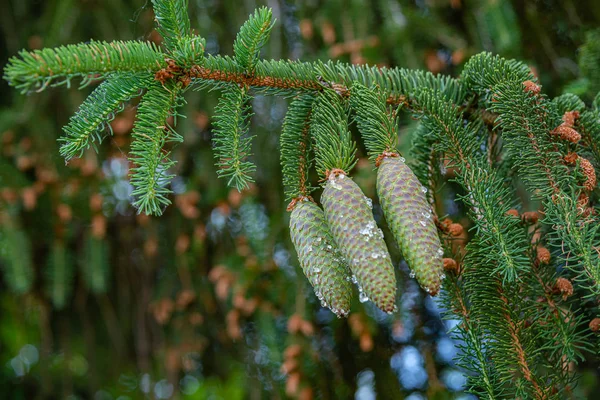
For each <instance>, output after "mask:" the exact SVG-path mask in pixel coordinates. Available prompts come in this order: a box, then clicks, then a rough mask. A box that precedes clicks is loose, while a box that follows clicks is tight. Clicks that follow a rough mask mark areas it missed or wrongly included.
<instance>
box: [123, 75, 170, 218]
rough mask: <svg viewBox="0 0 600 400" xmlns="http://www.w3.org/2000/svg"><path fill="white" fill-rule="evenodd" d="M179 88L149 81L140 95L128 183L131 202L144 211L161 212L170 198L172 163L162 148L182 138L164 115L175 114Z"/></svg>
mask: <svg viewBox="0 0 600 400" xmlns="http://www.w3.org/2000/svg"><path fill="white" fill-rule="evenodd" d="M179 92H180V88H179V87H177V86H175V85H172V84H170V85H168V87H165V86H163V85H161V84H159V83H158V82H155V83H152V85H151V86H150V87H149V88H148V91H147V92H146V94H144V96H143V97H142V100H141V102H140V105H139V107H138V113H137V119H136V121H135V124H134V126H133V132H132V137H133V142H132V144H131V151H130V157H129V158H130V160H131V161H132V162H133V164H134V167H133V169H132V176H131V184H132V185H133V187H134V190H133V192H132V195H133V196H134V199H135V200H134V203H133V204H134V206H135V207H137V208H138V209H139V210H140V212H143V213H146V214H157V215H160V214H162V210H163V209H164V207H166V206H167V205H169V204H170V203H171V201H170V200H169V199H168V197H167V196H168V194H169V193H171V190H170V189H169V188H168V184H169V182H170V180H171V178H172V177H173V175H172V174H171V172H170V171H169V168H171V167H173V166H174V165H175V161H173V160H171V159H170V151H168V150H167V149H165V145H166V144H167V143H169V142H181V140H182V138H181V136H180V135H179V134H177V132H175V130H174V129H173V128H172V127H171V126H169V125H168V124H167V123H166V121H167V118H168V117H169V116H171V115H173V114H174V112H175V111H174V110H175V109H176V108H177V106H178V105H179V102H180V97H179Z"/></svg>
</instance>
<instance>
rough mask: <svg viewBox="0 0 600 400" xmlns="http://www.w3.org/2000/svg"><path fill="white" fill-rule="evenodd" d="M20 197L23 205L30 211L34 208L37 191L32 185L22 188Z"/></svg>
mask: <svg viewBox="0 0 600 400" xmlns="http://www.w3.org/2000/svg"><path fill="white" fill-rule="evenodd" d="M21 197H22V198H23V207H24V208H25V209H26V210H27V211H31V210H33V209H34V208H35V205H36V204H37V193H36V191H35V188H34V187H33V186H30V187H28V188H25V189H23V191H22V192H21Z"/></svg>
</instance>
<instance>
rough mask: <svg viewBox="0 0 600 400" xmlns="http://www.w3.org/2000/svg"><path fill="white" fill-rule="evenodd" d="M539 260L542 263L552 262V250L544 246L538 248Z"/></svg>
mask: <svg viewBox="0 0 600 400" xmlns="http://www.w3.org/2000/svg"><path fill="white" fill-rule="evenodd" d="M537 260H538V261H539V262H540V263H541V264H549V263H550V251H549V250H548V249H547V248H545V247H542V246H539V247H538V248H537Z"/></svg>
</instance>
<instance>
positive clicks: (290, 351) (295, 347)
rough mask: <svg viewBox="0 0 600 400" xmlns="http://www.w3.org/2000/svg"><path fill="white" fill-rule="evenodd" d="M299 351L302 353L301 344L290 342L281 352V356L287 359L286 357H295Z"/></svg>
mask: <svg viewBox="0 0 600 400" xmlns="http://www.w3.org/2000/svg"><path fill="white" fill-rule="evenodd" d="M300 353H302V346H300V345H299V344H292V345H291V346H288V347H287V348H286V349H285V350H284V352H283V356H284V357H285V358H286V359H287V358H296V357H298V356H299V355H300Z"/></svg>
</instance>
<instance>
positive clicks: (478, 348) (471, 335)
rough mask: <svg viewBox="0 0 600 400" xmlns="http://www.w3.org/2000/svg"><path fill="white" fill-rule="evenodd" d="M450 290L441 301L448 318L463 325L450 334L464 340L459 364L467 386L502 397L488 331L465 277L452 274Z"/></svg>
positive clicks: (448, 283)
mask: <svg viewBox="0 0 600 400" xmlns="http://www.w3.org/2000/svg"><path fill="white" fill-rule="evenodd" d="M444 285H445V288H446V290H444V291H442V293H441V301H442V303H443V304H444V305H445V311H444V312H443V313H442V315H443V317H444V319H456V318H458V319H459V320H460V321H461V322H460V323H459V324H457V325H456V327H455V328H453V329H452V330H451V331H450V334H451V335H452V337H453V338H455V339H458V340H459V341H462V342H463V343H464V344H461V345H458V350H459V352H458V355H457V357H456V358H455V361H456V364H457V365H458V366H459V367H461V368H463V369H464V370H465V371H468V372H470V374H469V375H467V380H468V381H467V386H468V390H469V392H470V393H472V394H474V395H477V396H480V397H482V398H487V399H498V398H501V397H500V396H501V383H500V382H498V380H497V376H496V375H495V374H494V368H493V365H492V363H490V354H489V353H490V349H489V347H490V344H489V341H486V340H485V335H484V332H483V331H482V329H481V326H480V324H479V322H478V320H477V319H476V318H474V315H473V310H472V307H471V305H470V302H469V293H468V292H467V291H466V289H465V284H464V278H463V277H462V276H461V275H460V274H454V273H451V274H449V276H448V277H447V278H446V279H445V280H444Z"/></svg>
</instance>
